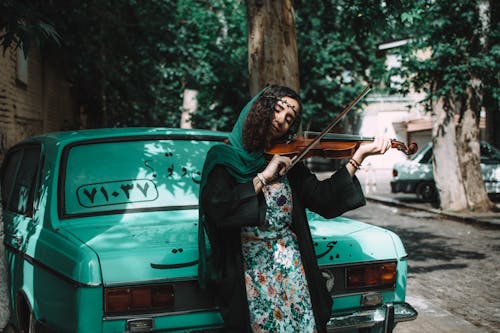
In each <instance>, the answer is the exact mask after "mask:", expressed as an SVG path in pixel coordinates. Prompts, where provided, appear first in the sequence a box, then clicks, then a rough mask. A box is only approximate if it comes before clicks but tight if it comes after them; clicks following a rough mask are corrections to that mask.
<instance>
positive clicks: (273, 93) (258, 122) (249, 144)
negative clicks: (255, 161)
mask: <svg viewBox="0 0 500 333" xmlns="http://www.w3.org/2000/svg"><path fill="white" fill-rule="evenodd" d="M283 97H290V98H293V99H294V100H296V101H297V103H298V104H299V110H300V109H302V105H301V103H300V96H299V94H298V93H297V92H295V90H293V89H291V88H288V87H285V86H278V85H270V86H269V87H268V88H267V89H266V90H265V91H264V92H263V93H262V95H261V96H260V97H259V98H258V99H257V100H256V101H255V102H254V103H253V105H252V107H251V109H250V111H249V112H248V116H247V117H246V119H245V123H244V125H243V145H244V146H245V149H247V150H248V151H250V152H252V151H257V150H259V149H262V148H267V147H269V146H270V145H271V138H270V137H269V136H268V135H267V134H268V133H269V127H270V126H271V121H272V119H273V117H274V112H275V111H274V110H275V107H276V103H277V102H278V101H279V100H280V99H281V98H283ZM299 118H300V117H299V116H297V117H296V118H295V120H294V123H293V124H292V126H291V127H290V130H289V135H290V134H294V133H295V132H297V129H298V125H299V123H300V120H299ZM287 136H288V135H287ZM282 139H286V138H282Z"/></svg>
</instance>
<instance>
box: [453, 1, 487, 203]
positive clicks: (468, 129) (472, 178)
mask: <svg viewBox="0 0 500 333" xmlns="http://www.w3.org/2000/svg"><path fill="white" fill-rule="evenodd" d="M489 9H490V6H489V1H488V0H479V1H478V11H479V17H480V20H481V26H480V28H478V29H477V32H476V34H477V36H478V39H479V41H480V44H481V49H482V50H483V51H486V47H487V43H488V42H487V35H488V31H489V30H490V28H489V27H490V17H489V15H490V14H489V12H490V10H489ZM465 98H466V100H465V103H464V104H462V109H461V110H459V111H460V117H459V123H458V126H457V152H458V160H459V162H460V166H461V171H462V176H463V180H464V188H465V195H466V197H467V205H468V208H469V209H470V210H472V211H483V212H484V211H488V210H490V209H492V208H493V203H492V202H491V201H490V199H489V198H488V194H487V193H486V188H485V186H484V181H483V176H482V173H481V160H480V148H479V141H480V140H481V138H480V133H479V119H480V114H481V108H482V107H483V82H482V80H481V78H479V77H477V76H476V77H475V76H472V77H471V79H470V81H469V84H468V87H467V91H466V94H465Z"/></svg>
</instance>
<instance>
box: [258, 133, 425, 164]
mask: <svg viewBox="0 0 500 333" xmlns="http://www.w3.org/2000/svg"><path fill="white" fill-rule="evenodd" d="M318 135H319V133H318V132H304V135H302V136H297V137H296V138H295V139H294V140H292V141H290V142H286V143H278V144H274V145H273V146H272V147H270V148H269V149H268V150H266V151H265V154H266V155H268V156H271V157H272V155H276V154H278V155H282V156H287V157H289V158H294V157H295V156H297V155H299V154H300V153H302V152H303V151H305V150H306V148H307V147H308V146H309V145H310V144H311V142H313V141H314V138H316V137H317V136H318ZM373 140H375V138H374V137H365V136H359V135H350V134H337V133H327V134H326V135H325V136H323V139H322V140H321V141H320V142H318V143H317V144H316V145H315V146H313V147H311V149H309V150H308V151H307V153H306V154H305V155H304V156H303V158H308V157H312V156H318V157H323V158H330V159H342V158H349V157H351V156H352V155H354V152H355V151H356V150H357V149H358V148H359V146H360V145H361V144H362V143H364V142H372V141H373ZM391 148H395V149H397V150H399V151H400V152H402V153H404V154H405V155H412V154H415V153H416V152H417V150H418V146H417V144H416V143H414V142H411V143H410V144H409V145H408V146H406V145H405V144H404V143H403V142H401V141H398V140H394V139H392V140H391Z"/></svg>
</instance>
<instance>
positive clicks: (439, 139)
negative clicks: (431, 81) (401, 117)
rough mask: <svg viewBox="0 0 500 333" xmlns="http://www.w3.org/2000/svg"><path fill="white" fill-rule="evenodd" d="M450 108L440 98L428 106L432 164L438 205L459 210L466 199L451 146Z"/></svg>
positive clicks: (453, 141)
mask: <svg viewBox="0 0 500 333" xmlns="http://www.w3.org/2000/svg"><path fill="white" fill-rule="evenodd" d="M450 108H451V106H448V105H446V104H445V103H444V101H443V99H440V100H439V101H438V102H437V103H435V104H434V105H433V108H432V109H433V112H432V141H433V148H432V150H433V158H432V165H433V171H434V181H435V182H436V188H437V190H438V193H439V198H440V205H441V209H442V210H445V211H462V210H466V209H467V199H466V196H465V190H464V187H463V182H462V173H461V170H460V166H459V159H458V154H457V149H456V146H455V144H456V134H455V133H456V132H455V122H454V120H453V114H454V112H453V110H451V109H450Z"/></svg>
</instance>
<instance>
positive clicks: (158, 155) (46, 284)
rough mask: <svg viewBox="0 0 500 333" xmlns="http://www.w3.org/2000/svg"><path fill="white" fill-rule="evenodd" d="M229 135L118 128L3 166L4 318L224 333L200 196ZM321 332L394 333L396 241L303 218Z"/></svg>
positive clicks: (62, 325)
mask: <svg viewBox="0 0 500 333" xmlns="http://www.w3.org/2000/svg"><path fill="white" fill-rule="evenodd" d="M225 138H226V133H222V132H214V131H203V130H182V129H166V128H121V129H99V130H84V131H73V132H60V133H51V134H46V135H41V136H36V137H32V138H29V139H26V140H24V141H22V142H20V143H18V144H16V145H15V146H14V147H12V148H11V149H10V150H9V151H8V153H7V155H6V157H5V159H4V163H3V165H2V175H1V191H2V193H1V194H2V205H3V221H4V245H5V254H6V263H7V270H8V277H7V278H8V281H9V295H10V305H11V315H10V320H9V326H10V327H11V328H13V329H14V330H17V331H19V332H81V333H98V332H103V333H104V332H106V333H108V332H128V333H131V332H216V331H222V328H223V321H222V318H221V315H220V313H219V312H218V309H217V307H216V305H215V302H214V296H213V294H212V293H211V291H210V290H201V289H200V288H199V286H198V281H197V265H198V261H197V260H198V245H197V237H198V236H197V232H198V226H197V224H198V188H199V181H200V174H201V168H202V166H203V161H204V158H205V154H206V152H207V150H208V149H209V148H210V147H211V146H212V145H214V144H219V143H221V142H222V141H223V140H224V139H225ZM309 218H310V224H311V230H312V233H313V236H314V240H315V248H316V253H317V258H318V262H319V264H320V266H321V267H322V269H323V274H324V276H325V283H326V285H327V288H328V289H329V290H330V293H331V295H332V297H333V298H334V305H333V311H332V314H333V315H332V318H331V320H330V323H329V331H332V332H337V331H358V330H362V331H363V332H370V331H371V332H390V331H392V328H393V326H394V325H395V323H397V322H401V321H408V320H412V319H415V318H416V316H417V313H416V311H415V310H414V309H413V308H412V307H411V306H410V305H409V304H407V303H405V290H406V277H407V261H406V257H407V253H406V251H405V249H404V247H403V244H402V243H401V240H400V238H399V237H398V236H397V235H396V234H394V233H392V232H390V231H388V230H385V229H382V228H379V227H375V226H372V225H369V224H365V223H362V222H358V221H354V220H350V219H346V218H336V219H332V220H327V219H324V218H322V217H320V216H318V215H315V214H312V213H310V216H309Z"/></svg>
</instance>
